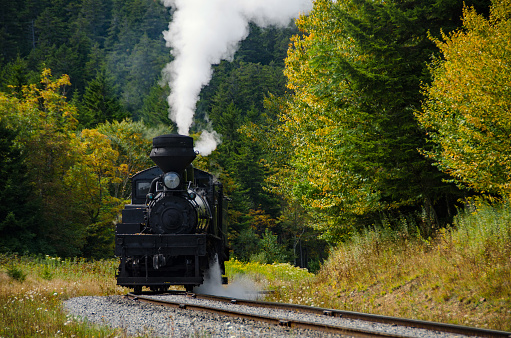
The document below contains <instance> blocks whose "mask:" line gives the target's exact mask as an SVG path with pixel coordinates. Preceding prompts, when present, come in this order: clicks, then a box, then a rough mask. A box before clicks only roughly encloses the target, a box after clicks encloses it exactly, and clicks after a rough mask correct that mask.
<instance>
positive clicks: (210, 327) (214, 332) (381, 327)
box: [64, 295, 465, 338]
mask: <svg viewBox="0 0 511 338" xmlns="http://www.w3.org/2000/svg"><path fill="white" fill-rule="evenodd" d="M154 297H155V298H160V299H161V298H163V299H168V300H176V301H178V302H180V303H184V304H202V305H207V306H215V307H225V308H229V309H233V308H235V309H236V311H242V312H249V313H253V314H259V315H264V316H273V317H276V318H279V319H288V320H302V321H310V322H321V323H325V324H334V325H339V326H343V327H350V328H355V327H356V328H362V329H364V330H373V331H380V332H386V333H388V334H392V335H396V336H404V337H426V338H453V337H465V336H461V335H453V334H447V333H441V332H433V331H428V330H423V329H415V328H404V327H401V326H397V325H389V324H378V323H370V322H364V321H360V320H352V319H345V318H333V317H328V316H319V315H314V314H304V313H298V312H294V311H287V310H272V309H264V308H257V307H250V306H244V305H234V304H230V303H220V302H213V301H210V300H203V299H193V298H189V297H183V296H176V295H165V296H162V295H159V296H154ZM64 306H65V309H66V311H67V312H68V313H69V315H71V316H73V317H74V318H76V319H78V320H82V321H87V322H89V323H91V324H98V325H106V326H110V327H114V328H122V329H123V330H125V332H126V333H127V334H129V335H144V336H150V337H342V336H341V335H334V334H325V333H322V332H318V331H311V330H303V329H292V328H291V329H290V328H285V327H281V326H277V325H271V324H267V323H260V322H255V321H251V320H246V319H240V318H235V317H227V316H221V315H216V314H211V313H207V312H202V311H192V310H185V309H179V308H169V307H164V306H161V305H152V304H147V303H143V302H140V301H136V300H129V299H127V298H125V297H124V296H107V297H77V298H71V299H69V300H66V301H65V302H64Z"/></svg>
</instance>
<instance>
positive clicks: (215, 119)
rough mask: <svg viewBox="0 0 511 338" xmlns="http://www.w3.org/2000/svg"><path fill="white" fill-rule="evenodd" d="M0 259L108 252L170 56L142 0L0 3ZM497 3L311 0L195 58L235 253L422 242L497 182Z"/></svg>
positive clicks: (504, 186)
mask: <svg viewBox="0 0 511 338" xmlns="http://www.w3.org/2000/svg"><path fill="white" fill-rule="evenodd" d="M0 5H1V6H0V153H1V157H0V200H1V205H0V252H17V253H27V254H36V255H37V254H49V255H57V256H60V257H73V256H80V257H86V258H93V259H99V258H106V257H112V256H113V236H114V229H115V224H116V222H118V221H119V217H120V210H121V209H122V208H123V206H124V204H126V203H128V200H129V198H130V191H131V190H130V181H129V177H130V176H131V175H133V174H134V173H136V172H137V171H139V170H142V169H144V168H147V167H149V166H152V165H153V164H152V162H151V160H150V159H149V157H148V153H149V151H150V148H151V140H152V137H154V136H157V135H161V134H164V133H176V132H177V129H176V126H175V125H174V124H173V122H172V121H170V120H169V118H168V104H167V100H166V98H167V96H168V95H169V91H170V88H169V87H168V85H165V84H164V83H163V82H164V81H162V70H163V68H164V67H165V65H166V64H167V63H168V62H170V61H172V55H171V54H170V53H169V48H168V47H166V45H165V41H164V37H163V34H162V32H163V31H165V30H166V29H167V27H168V23H169V21H171V20H172V11H169V9H168V8H166V7H164V6H163V4H162V3H160V2H159V1H155V0H124V1H120V0H103V1H100V0H68V1H63V0H18V1H14V0H0ZM510 41H511V0H494V1H488V0H467V1H465V2H461V1H455V0H431V1H418V0H399V1H398V0H393V1H385V2H379V1H372V0H337V1H332V0H315V1H313V8H312V10H311V11H310V12H309V13H304V14H303V15H301V16H300V17H299V18H297V20H296V21H293V22H290V23H289V25H288V26H287V27H285V28H277V27H268V28H264V29H262V28H259V27H258V26H257V25H255V24H251V26H250V34H249V35H248V37H247V38H246V39H245V40H243V41H242V42H241V43H240V44H239V46H238V47H239V48H238V51H237V52H236V54H235V56H234V58H233V60H230V61H222V62H220V63H219V64H215V65H214V73H213V78H212V79H211V81H210V83H209V84H208V85H207V86H205V87H204V88H203V89H202V91H201V93H200V100H199V101H198V103H197V106H196V112H195V120H194V124H193V126H192V129H191V131H190V132H191V135H192V136H193V137H195V138H198V137H199V134H200V131H201V130H202V127H204V126H206V125H211V126H212V128H213V129H214V130H215V131H216V132H218V134H220V135H221V144H220V145H219V146H218V148H217V149H216V150H215V151H214V152H213V153H212V154H211V155H209V156H203V157H201V156H199V158H198V160H196V163H195V165H196V166H198V167H200V168H201V169H204V170H207V171H209V172H212V173H214V174H215V175H217V176H218V177H219V178H220V179H221V180H222V182H223V184H224V188H225V191H226V193H227V194H228V195H229V198H230V199H231V201H230V205H229V241H230V247H231V250H232V255H233V257H236V258H237V259H239V260H242V261H251V260H255V261H260V262H268V263H272V262H291V263H294V264H296V265H298V266H302V267H308V268H309V269H312V270H314V269H317V268H318V267H319V265H320V263H321V261H322V260H323V259H325V258H326V257H327V255H328V249H329V248H331V247H335V246H336V245H337V244H338V243H340V242H342V241H345V240H348V239H350V238H351V237H352V236H354V235H355V234H357V233H359V232H360V231H362V230H364V229H368V228H372V227H385V228H390V229H401V228H403V227H404V228H407V229H408V231H411V232H414V233H416V234H418V235H419V236H421V237H423V238H428V237H431V236H433V235H434V234H435V232H436V231H438V230H439V229H441V228H444V227H446V226H448V224H450V223H451V222H452V219H453V217H454V216H455V215H456V213H457V212H458V210H460V208H463V206H464V205H465V204H466V203H470V200H471V198H474V197H480V196H485V197H488V198H491V199H492V200H494V201H498V200H506V199H507V197H508V195H509V194H510V193H511V184H510V182H511V180H510V174H511V170H510V169H511V154H510V149H511V140H510V139H509V135H510V133H511V122H510V121H511V119H510V114H511V86H510V83H511V44H510Z"/></svg>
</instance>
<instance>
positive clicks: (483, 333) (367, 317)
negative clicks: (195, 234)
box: [189, 294, 511, 338]
mask: <svg viewBox="0 0 511 338" xmlns="http://www.w3.org/2000/svg"><path fill="white" fill-rule="evenodd" d="M189 296H192V295H189ZM192 297H195V298H199V299H208V300H216V301H219V302H228V303H233V304H239V305H246V306H254V307H265V308H273V309H280V310H290V311H297V312H305V313H312V314H323V315H327V316H334V317H342V318H349V319H358V320H363V321H368V322H375V323H380V324H392V325H399V326H408V327H413V328H418V329H426V330H431V331H440V332H446V333H456V334H463V335H466V336H478V337H488V338H511V332H505V331H498V330H489V329H481V328H475V327H470V326H462V325H455V324H446V323H439V322H428V321H423V320H416V319H407V318H399V317H390V316H382V315H375V314H367V313H360V312H353V311H344V310H335V309H326V308H318V307H312V306H306V305H298V304H286V303H275V302H263V301H254V300H245V299H234V298H229V297H221V296H214V295H203V294H193V296H192Z"/></svg>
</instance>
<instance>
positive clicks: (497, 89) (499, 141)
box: [416, 0, 511, 195]
mask: <svg viewBox="0 0 511 338" xmlns="http://www.w3.org/2000/svg"><path fill="white" fill-rule="evenodd" d="M435 42H436V44H437V46H438V47H439V48H440V49H441V51H442V53H443V57H444V59H443V60H439V61H437V62H435V63H433V64H432V66H431V71H432V74H433V76H434V81H433V83H432V84H431V85H429V86H427V87H425V94H426V96H427V98H428V99H427V101H426V102H424V104H423V106H422V110H421V111H419V112H417V113H416V116H417V118H418V120H419V122H420V123H421V124H422V125H423V126H424V128H426V130H427V131H428V134H429V137H430V139H431V141H432V142H433V143H434V145H435V148H434V149H433V150H432V151H425V153H426V154H427V156H430V157H431V158H433V159H435V160H436V161H437V162H438V165H439V167H440V169H441V170H443V171H444V172H446V173H448V174H450V175H451V176H452V177H453V178H454V180H455V181H456V182H458V183H460V184H463V185H465V186H468V187H470V188H472V189H474V190H476V191H479V192H490V193H497V194H501V195H509V194H511V138H510V137H509V136H510V135H511V0H495V1H494V2H493V6H492V8H491V12H490V17H489V19H486V18H484V17H483V16H482V15H479V14H477V13H476V11H475V10H473V9H470V8H465V10H464V19H463V29H460V30H458V31H456V32H454V33H453V34H450V35H448V36H444V41H439V40H435Z"/></svg>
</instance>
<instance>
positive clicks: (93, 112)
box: [78, 72, 128, 128]
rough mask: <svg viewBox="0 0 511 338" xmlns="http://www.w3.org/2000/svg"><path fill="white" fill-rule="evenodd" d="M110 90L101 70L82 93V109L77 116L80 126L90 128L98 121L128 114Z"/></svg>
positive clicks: (123, 116)
mask: <svg viewBox="0 0 511 338" xmlns="http://www.w3.org/2000/svg"><path fill="white" fill-rule="evenodd" d="M112 92H113V91H112V90H111V87H110V85H109V84H108V81H107V78H106V76H105V74H104V73H103V72H100V73H98V75H97V76H96V78H95V79H94V80H92V81H90V82H89V84H88V86H87V88H86V89H85V93H84V94H83V99H82V111H81V112H80V115H79V117H78V120H79V122H80V125H81V126H82V127H84V128H92V127H94V126H96V125H97V124H99V123H102V122H105V121H113V120H117V121H120V120H122V119H124V118H125V117H127V116H128V114H127V113H126V112H125V111H124V110H123V108H122V106H121V104H120V103H119V100H118V99H117V98H116V97H115V96H114V94H113V93H112Z"/></svg>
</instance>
